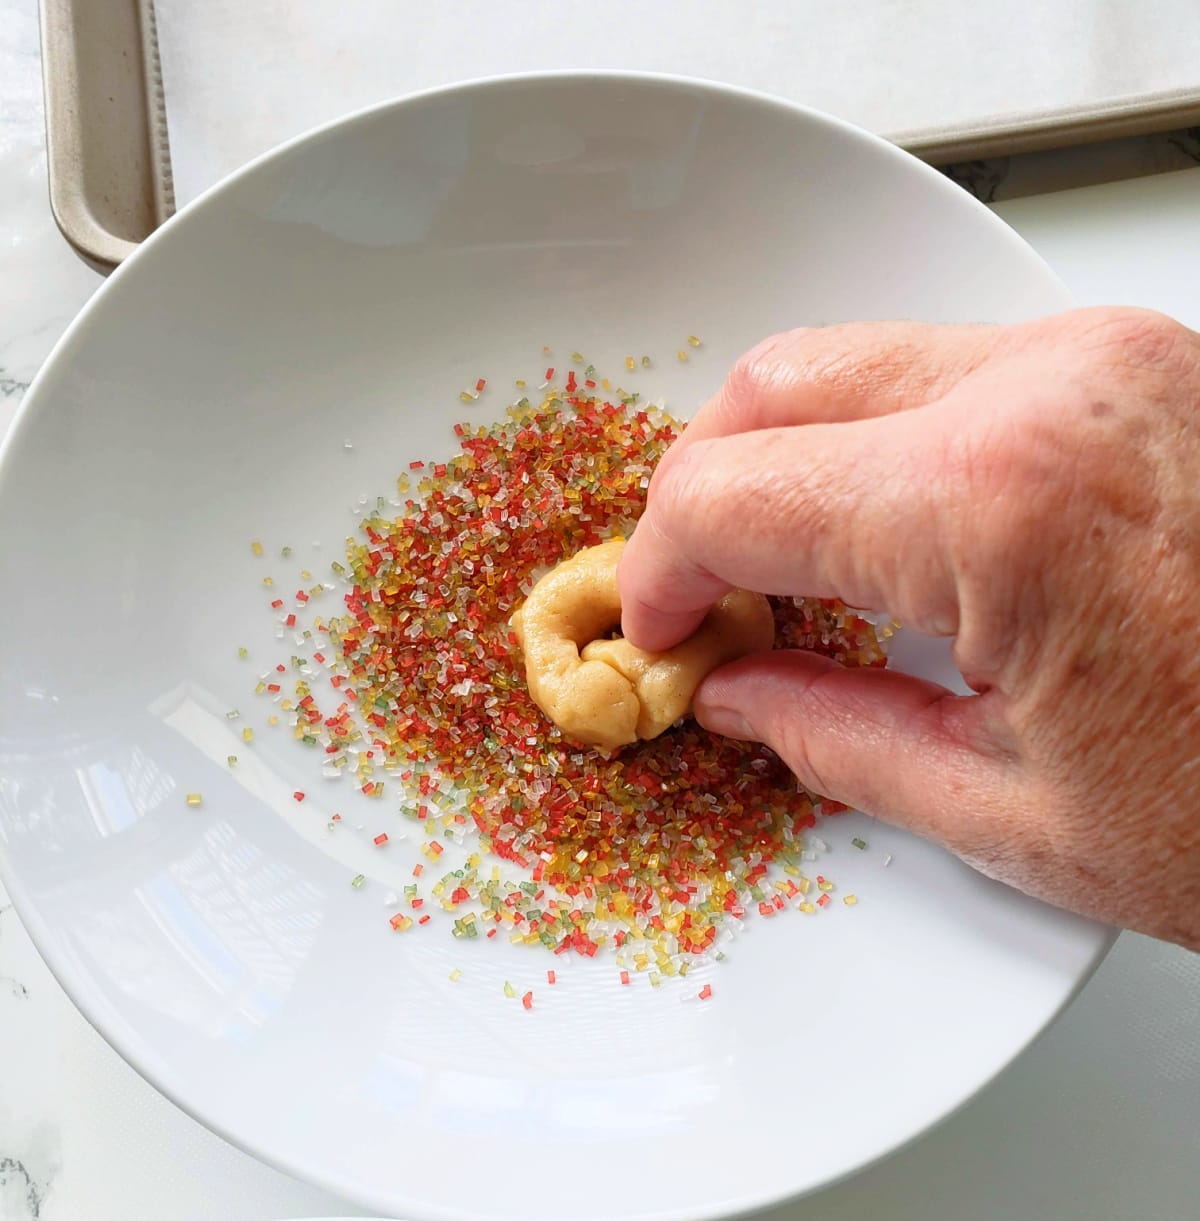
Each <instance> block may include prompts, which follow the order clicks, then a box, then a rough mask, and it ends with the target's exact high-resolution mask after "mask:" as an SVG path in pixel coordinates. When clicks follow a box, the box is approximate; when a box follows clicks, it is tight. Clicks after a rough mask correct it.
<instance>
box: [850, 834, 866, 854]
mask: <svg viewBox="0 0 1200 1221" xmlns="http://www.w3.org/2000/svg"><path fill="white" fill-rule="evenodd" d="M850 842H851V843H852V844H853V845H854V846H855V847H856V848H857V849H858V850H859V851H860V852H862V851H865V849H866V847H867V841H866V840H865V839H859V838H858V836H857V835H856V836H855V837H854V838H853V839H852V840H851V841H850Z"/></svg>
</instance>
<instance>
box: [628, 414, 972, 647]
mask: <svg viewBox="0 0 1200 1221" xmlns="http://www.w3.org/2000/svg"><path fill="white" fill-rule="evenodd" d="M953 428H954V413H953V412H952V410H950V409H948V408H946V407H944V406H939V407H933V408H930V409H929V410H928V411H927V412H920V413H909V414H906V415H904V416H889V417H885V418H882V419H874V420H860V421H857V422H854V423H848V424H809V425H805V426H802V427H798V428H776V429H769V430H759V431H757V432H749V433H740V434H738V435H737V436H732V437H722V438H718V439H716V440H706V441H696V442H694V443H693V444H692V445H690V446H689V447H687V448H686V449H684V450H682V451H680V452H679V454H677V455H669V456H668V458H667V459H666V460H664V463H663V465H662V466H661V467H660V469H659V472H658V474H657V475H656V478H655V485H654V486H652V489H651V497H650V502H649V504H648V506H647V509H646V512H645V514H644V515H643V517H642V520H641V521H640V522H639V523H638V526H637V529H635V530H634V532H633V536H632V537H631V538H630V540H629V542H628V543H627V544H626V546H625V553H624V555H623V557H622V560H621V564H620V567H619V568H618V571H617V583H618V588H619V591H620V597H621V622H622V629H623V631H624V633H625V635H626V636H628V637H629V639H630V640H631V641H632V642H633V643H634V644H635V645H637V646H639V647H641V648H644V649H648V650H651V651H658V650H662V649H667V648H670V647H672V646H673V645H674V644H676V643H678V642H679V641H680V640H683V639H684V638H685V637H687V636H689V635H690V634H691V633H692V632H693V631H695V629H696V627H697V626H698V625H699V623H700V621H701V620H702V619H703V618H704V615H705V614H706V613H707V612H708V609H709V608H710V607H711V606H712V605H713V603H714V602H716V601H717V599H718V598H720V597H721V596H722V595H723V594H724V593H725V592H727V591H728V590H729V589H730V588H731V587H733V586H741V587H743V588H746V589H752V590H755V591H757V592H760V593H766V594H798V593H804V594H807V595H810V596H814V597H821V598H832V597H836V598H841V599H843V600H844V601H846V602H849V603H850V604H851V605H852V606H867V607H875V608H885V607H886V608H887V609H888V610H889V611H891V612H892V613H894V614H897V615H899V616H900V618H901V619H903V620H905V621H906V622H908V623H909V624H911V625H912V626H913V627H915V628H917V629H918V630H923V631H926V632H929V633H931V634H937V635H952V634H953V633H954V632H955V631H956V630H957V627H958V593H957V588H956V581H955V576H954V573H953V571H952V569H951V566H950V555H951V551H952V549H951V548H950V547H949V546H948V545H947V544H948V540H949V538H950V537H951V534H952V530H953V526H952V521H953V518H954V513H953V509H954V507H955V506H954V500H955V498H954V496H952V495H951V496H947V495H946V494H945V489H944V488H942V487H940V486H939V484H940V482H941V481H942V476H941V475H939V470H940V464H939V461H938V454H939V452H941V451H943V450H944V449H946V448H947V447H948V446H949V444H950V438H951V436H952V430H953ZM947 506H949V509H950V510H951V511H950V512H949V513H947V512H946V508H947Z"/></svg>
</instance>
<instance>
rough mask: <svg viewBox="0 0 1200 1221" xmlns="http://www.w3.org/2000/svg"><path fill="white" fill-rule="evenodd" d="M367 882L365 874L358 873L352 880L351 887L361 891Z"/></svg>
mask: <svg viewBox="0 0 1200 1221" xmlns="http://www.w3.org/2000/svg"><path fill="white" fill-rule="evenodd" d="M366 880H367V879H366V877H365V875H363V874H361V873H356V874H355V875H354V877H352V878H351V879H350V885H351V886H353V887H354V889H355V890H361V889H362V884H363V883H364V882H365V881H366Z"/></svg>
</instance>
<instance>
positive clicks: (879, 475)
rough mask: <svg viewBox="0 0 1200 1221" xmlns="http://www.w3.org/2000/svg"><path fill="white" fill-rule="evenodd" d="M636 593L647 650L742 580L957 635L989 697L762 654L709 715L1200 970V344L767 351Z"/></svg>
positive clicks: (808, 336) (1141, 315) (1047, 337)
mask: <svg viewBox="0 0 1200 1221" xmlns="http://www.w3.org/2000/svg"><path fill="white" fill-rule="evenodd" d="M618 579H619V586H620V592H621V601H622V607H623V621H622V626H623V630H624V634H625V635H626V636H627V637H628V638H629V639H630V640H631V641H632V642H633V643H634V644H635V645H638V646H640V647H642V648H646V649H663V648H667V647H670V646H672V645H674V644H675V643H677V642H678V641H679V640H681V639H683V638H684V637H686V636H687V635H688V634H689V633H690V632H691V631H692V630H693V629H694V628H695V627H696V625H697V624H698V623H699V621H700V619H701V618H702V617H703V615H704V613H705V612H706V610H707V609H708V607H710V606H711V605H712V604H713V603H714V602H715V601H716V599H717V598H719V597H720V596H721V595H722V594H724V593H725V592H726V590H728V589H729V588H730V587H732V586H742V587H744V588H747V589H752V590H757V591H760V592H763V593H771V594H807V595H814V596H821V597H834V596H836V597H840V598H843V599H845V600H846V601H847V602H849V603H850V604H851V605H854V606H863V607H872V608H877V609H886V610H887V611H889V612H891V613H893V614H895V615H896V616H897V617H898V618H899V619H900V620H901V621H902V622H903V623H904V624H905V626H906V627H907V628H909V629H913V630H916V631H919V632H924V633H928V634H931V635H938V636H952V637H954V658H955V661H956V663H957V665H958V667H959V670H960V671H961V673H962V674H963V676H964V678H965V680H966V682H967V683H968V685H969V686H970V687H971V689H972V690H973V691H974V692H975V693H976V694H974V695H971V696H957V695H954V694H953V693H951V692H949V691H947V690H945V689H944V688H941V687H939V686H937V685H935V684H932V683H929V682H925V681H923V680H920V679H917V678H913V677H910V676H907V675H903V674H900V673H897V672H894V671H891V670H870V669H865V670H850V669H843V668H842V667H840V666H838V665H836V664H835V663H833V662H830V661H827V660H825V659H823V658H819V657H816V656H813V655H810V654H806V653H796V652H774V653H768V654H761V655H759V656H757V657H752V658H747V659H744V660H742V661H740V662H735V663H734V664H732V665H729V666H726V667H723V668H721V669H719V670H717V671H715V672H714V673H713V674H712V675H710V676H709V678H708V679H707V680H706V681H705V682H704V683H703V684H702V686H701V687H700V689H699V691H698V693H697V696H696V700H695V714H696V716H697V718H698V719H699V720H700V722H701V723H702V724H704V725H706V726H707V727H709V728H710V729H713V730H715V731H717V732H720V733H725V734H728V735H730V736H733V737H738V738H746V739H754V740H757V741H762V742H766V743H767V744H768V745H770V746H771V747H773V748H774V749H775V750H776V751H777V752H778V753H779V754H780V755H781V756H782V757H783V759H784V760H785V761H786V762H787V763H788V765H789V766H790V767H791V768H792V769H793V770H794V771H795V772H796V774H797V776H798V777H799V778H800V779H801V780H802V781H803V782H804V784H806V785H807V786H808V787H809V788H811V789H812V790H813V791H815V792H819V793H823V794H826V795H828V796H830V797H832V798H835V799H836V800H838V801H842V802H845V803H847V804H849V805H852V806H856V807H858V808H859V809H862V810H865V811H867V812H869V813H871V814H874V815H877V816H878V817H880V818H883V819H886V820H887V821H889V822H894V823H897V824H900V825H902V826H905V827H908V828H911V829H912V830H914V831H916V832H917V833H919V834H921V835H925V836H928V837H930V838H932V839H935V840H938V841H940V842H941V843H943V844H945V845H946V846H947V847H949V848H950V849H952V850H953V851H955V852H956V853H958V854H959V855H960V856H962V857H963V858H964V859H965V860H967V861H968V862H970V863H971V864H973V865H975V866H976V867H977V868H978V869H980V870H981V871H982V872H984V873H986V874H989V875H990V876H992V877H995V878H999V879H1001V880H1003V881H1005V882H1008V883H1010V884H1012V885H1014V886H1017V887H1019V888H1020V889H1022V890H1024V891H1026V892H1027V893H1029V894H1032V895H1036V896H1038V897H1040V898H1042V899H1046V900H1048V901H1050V902H1052V903H1055V904H1058V905H1060V906H1062V907H1065V908H1069V909H1071V910H1073V911H1076V912H1080V913H1083V914H1086V915H1090V916H1094V917H1097V918H1099V919H1102V920H1106V921H1109V922H1112V923H1117V924H1122V925H1125V926H1127V927H1129V928H1134V929H1138V930H1140V931H1143V932H1146V933H1150V934H1152V935H1154V936H1158V937H1163V938H1167V939H1170V940H1173V941H1177V942H1180V943H1182V944H1184V945H1187V946H1190V947H1192V948H1193V949H1200V647H1198V643H1197V637H1198V627H1200V335H1197V334H1195V333H1194V332H1192V331H1189V330H1187V329H1186V328H1184V327H1182V326H1180V325H1179V324H1177V323H1174V322H1172V321H1170V320H1169V319H1167V318H1164V317H1161V316H1159V315H1156V314H1152V313H1148V312H1143V311H1136V310H1121V309H1100V310H1077V311H1072V312H1070V313H1066V314H1062V315H1058V316H1056V317H1052V318H1047V319H1044V320H1042V321H1039V322H1035V323H1029V324H1022V325H1017V326H1006V327H939V326H925V325H916V324H907V323H903V324H900V323H896V324H892V323H863V324H851V325H846V326H835V327H828V328H823V329H818V330H801V331H795V332H791V333H789V334H785V335H781V336H778V337H776V338H774V339H771V340H768V341H767V342H765V343H763V344H761V345H760V346H758V347H757V348H755V349H754V350H753V351H751V352H750V353H749V354H748V355H747V356H746V357H744V358H743V359H742V360H741V361H740V362H739V363H738V365H737V366H736V367H735V368H734V370H733V372H732V373H731V374H730V376H729V379H728V380H727V382H726V384H725V386H724V387H723V389H722V390H721V392H720V393H719V394H718V395H717V396H716V397H715V398H714V399H713V400H712V401H711V402H709V403H708V404H707V405H706V406H705V407H704V408H703V409H702V410H701V411H700V413H699V414H698V415H697V416H696V418H695V419H694V420H693V421H692V423H691V424H689V426H688V427H687V429H686V430H685V432H684V435H683V437H682V438H681V439H680V440H679V442H677V444H676V445H675V446H674V447H672V449H671V450H670V451H669V452H668V454H667V455H666V457H665V458H664V459H663V461H662V463H661V464H660V466H659V468H658V470H657V471H656V473H655V475H654V479H653V481H652V483H651V485H650V493H649V501H648V505H647V509H646V513H645V515H644V517H643V518H642V520H641V522H640V523H639V525H638V528H637V530H636V531H635V532H634V534H633V537H632V538H631V539H630V541H629V543H628V545H627V547H626V550H625V554H624V557H623V559H622V562H621V567H620V570H619V574H618Z"/></svg>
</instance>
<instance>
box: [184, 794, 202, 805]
mask: <svg viewBox="0 0 1200 1221" xmlns="http://www.w3.org/2000/svg"><path fill="white" fill-rule="evenodd" d="M184 800H185V801H186V802H187V803H188V805H190V806H198V805H200V804H201V802H203V800H204V798H203V797H202V796H201V795H200V794H199V793H189V794H188V795H187V796H186V797H185V798H184Z"/></svg>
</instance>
